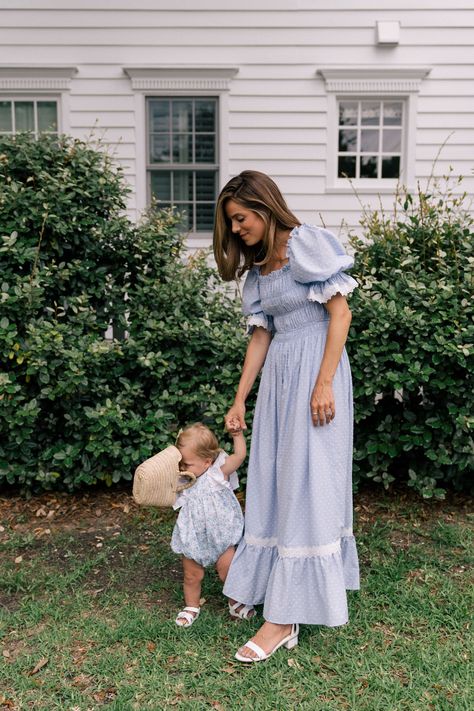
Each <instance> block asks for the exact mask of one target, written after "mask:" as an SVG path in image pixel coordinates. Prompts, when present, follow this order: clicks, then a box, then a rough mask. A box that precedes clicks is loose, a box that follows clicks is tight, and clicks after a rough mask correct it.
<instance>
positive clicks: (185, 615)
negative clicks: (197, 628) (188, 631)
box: [175, 607, 201, 627]
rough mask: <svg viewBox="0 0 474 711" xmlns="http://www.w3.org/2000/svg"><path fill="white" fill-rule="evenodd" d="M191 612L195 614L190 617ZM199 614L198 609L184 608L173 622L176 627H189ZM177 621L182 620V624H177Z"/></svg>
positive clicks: (199, 609)
mask: <svg viewBox="0 0 474 711" xmlns="http://www.w3.org/2000/svg"><path fill="white" fill-rule="evenodd" d="M192 612H194V613H195V614H194V615H192V614H191V613H192ZM200 612H201V608H200V607H185V608H183V609H182V610H181V612H178V614H177V616H176V619H175V622H176V624H177V625H178V627H191V625H192V624H193V622H194V621H195V620H197V618H198V617H199V613H200ZM179 620H184V622H179Z"/></svg>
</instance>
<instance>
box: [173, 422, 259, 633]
mask: <svg viewBox="0 0 474 711" xmlns="http://www.w3.org/2000/svg"><path fill="white" fill-rule="evenodd" d="M229 431H230V435H231V437H232V439H233V441H234V452H233V454H231V455H230V456H229V455H227V454H226V453H225V452H224V451H223V450H222V449H220V448H219V444H218V442H217V439H216V437H215V435H214V434H213V433H212V432H211V430H210V429H209V428H208V427H206V426H205V425H203V424H201V423H197V424H194V425H189V426H188V427H186V428H185V429H184V430H183V431H182V432H181V433H180V434H179V436H178V439H177V441H176V446H177V448H178V449H179V451H180V452H181V455H182V460H181V462H180V468H181V470H183V471H185V470H186V471H190V472H192V473H193V474H194V475H195V476H196V482H195V483H194V484H193V486H192V487H191V488H189V489H185V490H184V491H183V492H182V493H181V494H180V495H179V496H178V498H177V500H176V503H175V505H174V508H175V509H178V508H181V511H180V512H179V515H178V519H177V521H176V524H175V527H174V529H173V536H172V538H171V548H172V550H173V551H174V552H175V553H179V554H181V555H182V562H183V589H184V600H185V603H186V607H185V608H184V609H183V610H182V611H181V612H179V613H178V616H177V617H176V624H177V625H178V626H180V627H190V626H191V625H192V624H193V622H194V621H195V620H196V619H197V618H198V616H199V612H200V607H199V601H200V598H201V581H202V579H203V577H204V568H206V567H207V566H209V565H212V564H213V563H214V564H215V566H216V570H217V573H218V575H219V577H220V579H221V580H222V581H223V582H224V581H225V579H226V577H227V571H228V570H229V566H230V564H231V561H232V558H233V556H234V553H235V546H236V544H237V543H238V542H239V541H240V539H241V537H242V532H243V526H244V519H243V515H242V509H241V508H240V504H239V502H238V501H237V499H236V497H235V494H234V492H233V489H236V488H237V487H238V485H239V482H238V478H237V474H236V471H235V470H236V469H237V468H238V467H239V466H240V465H241V464H242V462H243V461H244V459H245V455H246V452H247V448H246V444H245V438H244V435H243V433H242V431H241V430H240V429H239V425H238V422H237V423H235V422H233V423H230V424H229ZM229 612H230V614H231V616H232V617H239V618H240V619H248V618H250V617H252V616H253V614H254V612H255V611H254V609H253V607H251V606H247V605H242V604H240V603H238V602H236V601H235V600H229Z"/></svg>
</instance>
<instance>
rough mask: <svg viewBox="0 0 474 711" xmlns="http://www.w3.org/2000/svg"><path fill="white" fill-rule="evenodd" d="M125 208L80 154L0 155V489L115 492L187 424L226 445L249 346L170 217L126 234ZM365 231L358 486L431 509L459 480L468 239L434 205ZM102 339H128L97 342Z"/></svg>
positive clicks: (438, 200)
mask: <svg viewBox="0 0 474 711" xmlns="http://www.w3.org/2000/svg"><path fill="white" fill-rule="evenodd" d="M126 192H127V191H126V188H125V186H124V181H123V179H122V176H121V173H120V171H117V170H116V169H115V168H114V167H113V166H112V164H111V162H110V160H109V159H108V158H107V156H106V155H104V154H103V153H102V152H100V151H98V150H95V149H94V148H92V147H90V146H88V145H86V144H84V143H82V142H80V141H77V140H72V139H69V138H66V137H61V138H60V139H55V138H48V137H43V138H41V139H40V140H38V141H35V140H33V139H32V138H30V137H29V136H25V135H22V136H19V137H16V138H15V137H14V138H1V139H0V225H1V232H0V240H1V241H0V260H1V270H2V276H1V279H0V282H1V284H0V285H1V292H0V298H1V303H2V307H1V316H0V351H1V356H2V366H1V370H0V483H1V482H3V483H7V484H12V485H19V486H20V487H21V488H22V489H23V490H39V489H41V488H58V487H62V488H67V489H69V490H72V489H75V488H78V487H80V486H83V485H91V484H95V483H97V482H99V481H104V482H106V483H107V484H109V485H110V484H112V483H113V482H118V481H120V480H121V479H130V478H131V476H132V474H133V470H134V468H135V467H136V465H137V464H138V463H139V462H140V461H142V460H143V459H144V458H145V457H147V456H149V455H151V454H152V453H153V452H155V451H157V450H158V449H159V448H161V447H163V446H165V445H167V444H169V442H170V441H172V439H173V437H174V435H175V433H176V432H177V430H178V428H179V426H180V425H182V424H183V423H185V422H190V421H194V420H198V419H200V420H205V421H206V422H208V423H209V425H210V426H211V427H212V428H213V429H215V431H216V432H217V434H218V435H220V436H221V437H222V439H223V441H225V436H224V432H223V415H224V414H225V412H226V409H227V408H228V406H229V404H230V402H231V401H232V399H233V395H234V392H235V388H236V385H237V382H238V379H239V375H240V370H241V365H242V360H243V355H244V352H245V346H246V338H245V336H244V335H243V323H242V317H241V315H240V309H239V300H238V299H235V298H234V294H233V293H232V292H229V291H226V290H225V289H224V287H223V285H222V283H220V282H219V280H218V278H217V275H216V273H215V271H214V270H212V269H211V268H209V266H208V265H207V263H206V258H205V255H194V256H193V257H191V258H188V257H187V255H186V253H185V244H184V241H183V238H182V237H181V236H180V235H179V233H178V228H177V220H176V218H175V217H173V215H171V214H169V213H167V212H158V213H153V212H151V213H150V214H149V215H147V216H146V218H145V219H144V220H143V222H142V223H141V224H139V225H134V224H133V223H131V222H130V221H129V220H128V219H127V218H126V216H125V213H124V210H125V198H126ZM363 227H364V237H363V239H358V238H356V237H353V238H352V244H353V247H354V249H355V250H356V251H357V253H358V254H357V262H356V264H357V266H356V270H355V272H354V273H355V276H356V277H357V278H358V279H359V281H360V284H361V288H360V289H358V290H356V292H355V293H354V295H353V296H352V299H351V308H352V310H353V312H354V320H353V325H352V328H351V333H350V339H349V344H348V349H349V351H350V357H351V362H352V368H353V376H354V388H355V404H356V438H355V484H356V485H357V484H358V482H359V481H361V480H362V479H371V480H374V481H376V482H379V483H382V484H383V485H384V486H386V487H388V486H389V485H390V483H391V482H392V481H393V480H394V479H399V480H400V479H401V480H404V479H408V481H409V483H410V485H412V486H414V487H415V489H416V490H417V491H419V492H421V493H422V494H423V495H424V496H431V495H433V494H435V495H438V496H441V495H442V493H443V489H444V487H445V486H454V487H455V488H458V489H459V488H463V487H466V486H467V481H468V474H469V472H470V470H472V464H473V461H472V457H473V454H472V437H471V434H470V427H471V426H472V414H471V413H472V398H473V396H472V392H473V388H472V366H471V367H469V365H470V364H469V363H468V360H469V357H470V354H471V353H472V335H473V334H472V321H470V320H469V305H470V303H471V300H472V265H473V254H472V245H473V240H472V236H473V235H472V222H471V220H470V219H469V216H468V214H467V212H466V211H465V210H464V209H463V201H462V199H461V198H456V197H454V196H453V195H451V194H450V193H449V191H448V192H447V193H446V192H445V193H444V194H443V193H441V192H440V191H439V189H434V190H433V191H432V193H431V194H426V193H419V195H417V196H416V197H414V196H411V195H409V194H405V195H403V196H401V197H400V198H399V204H398V210H397V213H396V215H395V217H394V218H393V219H392V218H389V217H387V216H384V215H382V214H379V213H377V212H375V213H366V215H365V218H364V223H363ZM110 322H113V323H114V326H115V328H116V329H117V332H120V331H121V332H123V331H127V332H128V337H127V338H126V339H123V338H122V339H120V340H118V339H115V340H112V341H108V340H105V339H104V337H103V334H104V331H105V329H106V328H107V326H108V325H109V323H110ZM254 397H255V392H254V394H253V398H252V399H251V400H250V402H249V415H248V423H249V424H250V422H251V417H252V412H253V403H254ZM470 416H471V419H469V418H470ZM249 434H250V430H249Z"/></svg>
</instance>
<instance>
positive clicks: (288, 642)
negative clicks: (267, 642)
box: [235, 623, 299, 663]
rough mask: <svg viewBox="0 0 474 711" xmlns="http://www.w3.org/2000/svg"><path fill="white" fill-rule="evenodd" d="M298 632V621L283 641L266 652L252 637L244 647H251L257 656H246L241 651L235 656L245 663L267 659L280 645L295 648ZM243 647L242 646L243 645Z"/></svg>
mask: <svg viewBox="0 0 474 711" xmlns="http://www.w3.org/2000/svg"><path fill="white" fill-rule="evenodd" d="M298 634H299V625H298V623H296V624H294V625H292V626H291V631H290V634H287V635H286V637H284V638H283V639H282V640H281V642H278V644H277V645H276V646H275V647H273V649H272V651H271V652H268V654H267V652H265V650H264V649H262V648H261V647H259V646H258V644H255V642H252V640H251V639H250V640H249V641H248V642H247V643H246V644H244V645H242V646H243V647H248V648H249V649H251V650H252V652H255V654H256V655H257V656H256V657H246V656H245V655H243V654H239V652H236V654H235V658H236V659H237V660H238V661H239V662H245V663H251V662H263V661H264V660H265V659H268V657H271V656H272V654H275V652H276V651H277V649H280V647H286V649H293V647H296V645H297V644H298ZM241 648H242V647H241Z"/></svg>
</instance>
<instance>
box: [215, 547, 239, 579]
mask: <svg viewBox="0 0 474 711" xmlns="http://www.w3.org/2000/svg"><path fill="white" fill-rule="evenodd" d="M234 553H235V546H230V548H228V549H227V550H226V551H224V553H223V554H222V555H221V556H220V557H219V558H218V559H217V562H216V570H217V575H218V576H219V578H220V579H221V581H222V582H223V583H225V579H226V578H227V573H228V572H229V568H230V564H231V563H232V558H233V557H234Z"/></svg>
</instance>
